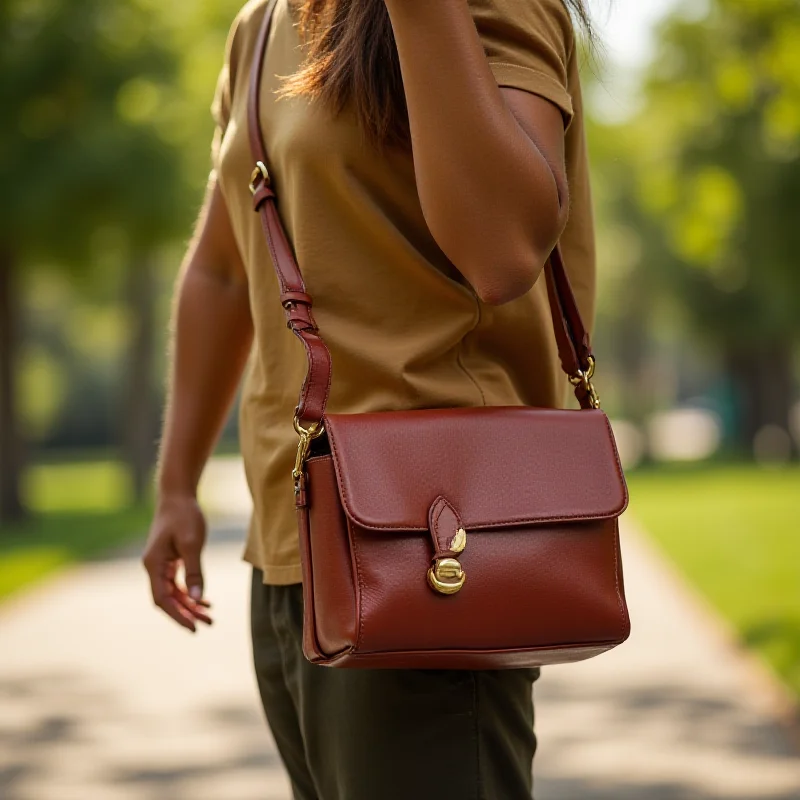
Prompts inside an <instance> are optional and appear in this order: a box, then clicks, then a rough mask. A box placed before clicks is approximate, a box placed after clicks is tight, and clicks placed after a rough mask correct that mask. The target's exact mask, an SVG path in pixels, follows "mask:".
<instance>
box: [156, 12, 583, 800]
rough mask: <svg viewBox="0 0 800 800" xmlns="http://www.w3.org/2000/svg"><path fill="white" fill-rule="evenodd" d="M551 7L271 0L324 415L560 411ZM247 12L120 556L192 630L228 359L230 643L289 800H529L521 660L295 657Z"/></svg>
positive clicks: (570, 257)
mask: <svg viewBox="0 0 800 800" xmlns="http://www.w3.org/2000/svg"><path fill="white" fill-rule="evenodd" d="M565 2H567V0H437V1H436V2H431V0H277V6H276V8H275V12H274V13H275V16H274V18H273V22H272V29H271V33H270V39H269V47H268V51H267V57H266V63H265V66H264V73H263V87H262V118H261V120H260V124H261V128H262V132H263V136H264V140H265V143H266V146H267V152H268V153H269V159H270V164H269V168H270V173H271V179H272V185H273V186H274V187H275V190H276V193H277V196H278V198H279V212H280V215H281V218H282V221H283V223H284V226H285V227H286V230H287V232H288V234H289V237H290V239H291V244H292V247H293V248H294V251H295V255H296V257H297V261H298V263H299V265H300V268H301V269H302V271H303V275H304V278H305V281H306V284H307V286H308V288H309V292H310V293H311V294H313V295H314V297H315V314H316V320H317V323H318V325H319V327H320V329H321V330H322V331H323V335H324V337H325V340H326V342H327V344H328V346H329V348H330V350H331V352H332V354H333V363H334V374H335V378H334V381H333V387H332V394H331V397H330V402H329V411H332V412H351V413H356V412H365V411H376V410H397V409H411V408H425V407H451V406H480V405H519V404H526V405H531V406H545V407H548V406H560V405H561V404H562V403H563V400H564V397H565V395H564V388H565V386H564V379H563V376H562V374H561V372H560V369H559V365H558V358H557V353H556V346H555V341H554V339H553V333H552V327H551V321H550V316H549V309H548V303H547V296H546V288H545V286H544V281H543V280H542V281H539V280H537V279H538V278H539V276H540V274H541V272H542V269H543V266H544V264H545V262H546V260H547V257H548V254H549V253H550V251H551V250H552V248H553V247H554V245H555V244H556V242H558V241H559V240H560V241H561V245H562V249H563V252H564V256H565V259H566V262H567V265H568V268H569V270H570V278H571V280H572V284H573V288H574V290H575V294H576V296H577V300H578V303H579V306H580V309H581V312H582V313H583V315H584V317H585V319H586V320H587V322H588V324H590V325H591V322H592V318H593V312H594V293H595V292H594V279H595V273H594V239H593V227H592V217H591V208H590V192H589V182H588V167H587V159H586V145H585V140H584V128H583V119H582V108H581V92H580V84H579V78H578V64H577V59H578V56H577V52H576V51H577V47H576V37H575V31H574V28H573V24H572V20H571V16H570V13H572V14H573V16H577V17H579V18H580V19H581V20H583V21H584V22H585V21H586V14H585V10H584V9H583V7H582V6H581V5H580V3H579V0H568V2H567V5H565ZM266 5H267V3H266V0H253V1H252V2H250V3H248V4H247V5H246V6H245V8H244V9H243V10H242V11H241V13H240V14H239V16H238V17H237V19H236V21H235V23H234V26H233V28H232V31H231V35H230V37H229V44H228V48H227V56H226V61H225V66H224V69H223V71H222V74H221V75H220V79H219V83H218V87H217V94H216V98H215V103H214V110H215V117H216V121H217V133H216V137H215V142H214V148H213V158H214V170H213V171H212V174H211V178H210V181H209V187H208V193H207V198H206V202H205V205H204V208H203V212H202V213H201V215H200V219H199V221H198V223H197V229H196V233H195V237H194V240H193V242H192V244H191V246H190V248H189V252H188V255H187V258H186V262H185V265H184V268H183V270H182V274H181V279H180V281H179V283H178V288H177V292H176V305H175V314H174V318H175V322H174V357H173V366H172V371H171V392H170V402H169V404H168V410H167V415H166V422H165V429H164V435H163V447H162V453H161V459H160V467H159V472H158V504H157V510H156V514H155V519H154V521H153V525H152V530H151V533H150V538H149V542H148V546H147V551H146V554H145V559H144V561H145V565H146V567H147V570H148V573H149V575H150V579H151V584H152V592H153V597H154V599H155V602H156V604H157V605H158V606H159V607H160V608H161V609H162V610H163V611H165V612H166V613H167V614H168V615H169V616H170V617H172V619H174V620H175V621H176V622H177V623H178V624H180V625H182V626H183V627H185V628H188V629H189V630H191V631H195V630H196V628H197V625H198V623H206V624H210V622H211V619H210V617H209V616H208V614H209V612H208V608H209V606H208V603H207V601H206V600H205V598H204V593H203V575H202V569H201V553H202V548H203V544H204V541H205V522H204V518H203V515H202V512H201V510H200V508H199V506H198V504H197V499H196V489H197V484H198V480H199V477H200V474H201V472H202V470H203V467H204V465H205V463H206V460H207V458H208V456H209V454H210V452H211V450H212V448H213V446H214V443H215V441H216V438H217V436H218V433H219V431H220V428H221V427H222V424H223V422H224V420H225V417H226V415H227V413H228V410H229V407H230V405H231V403H232V401H233V398H234V394H235V392H236V389H237V386H238V383H239V380H240V377H241V375H242V372H243V370H244V367H245V363H246V362H247V361H248V358H249V360H250V368H249V370H248V373H247V379H246V383H245V387H244V392H243V397H242V403H241V412H240V414H241V420H240V421H241V425H240V429H241V443H242V452H243V456H244V461H245V466H246V472H247V478H248V482H249V486H250V489H251V492H252V495H253V500H254V514H253V517H252V523H251V525H250V530H249V534H248V540H247V548H246V552H245V559H246V560H247V561H248V562H250V563H251V564H252V565H253V579H252V635H253V653H254V660H255V668H256V675H257V679H258V685H259V689H260V693H261V698H262V701H263V705H264V710H265V712H266V716H267V720H268V723H269V725H270V727H271V729H272V732H273V734H274V737H275V741H276V743H277V746H278V749H279V752H280V755H281V757H282V759H283V762H284V764H285V766H286V769H287V770H288V773H289V776H290V779H291V783H292V787H293V791H294V796H295V797H296V798H299V799H300V800H312V799H314V800H394V798H397V800H408V798H410V797H416V798H420V799H423V798H438V799H439V800H441V799H446V800H450V799H451V798H452V800H468V799H469V798H476V800H477V798H491V799H492V800H495V799H497V800H500V799H501V798H502V800H517V798H520V799H521V798H530V796H531V784H532V779H531V764H532V759H533V755H534V750H535V746H536V739H535V736H534V733H533V705H532V684H533V681H534V680H535V679H536V678H537V677H538V670H535V669H518V670H502V671H456V670H438V671H437V670H365V669H331V668H325V667H321V666H316V665H312V664H310V663H309V662H307V661H306V660H305V659H304V658H303V655H302V650H301V633H302V592H301V585H300V581H301V572H300V558H299V552H298V542H297V530H296V522H295V516H294V514H295V512H294V500H293V492H292V481H291V470H292V465H293V461H294V457H295V451H296V446H297V438H296V434H295V432H294V430H293V428H292V425H291V419H292V416H293V412H294V407H295V404H296V399H297V393H298V390H299V387H300V385H301V383H302V381H303V378H304V375H305V368H306V360H305V355H304V353H303V350H302V348H301V347H299V346H298V345H297V344H296V343H295V341H294V337H292V336H291V335H290V333H289V332H288V331H287V330H286V328H285V322H284V316H283V313H282V311H281V309H280V307H279V305H278V302H277V299H278V288H277V284H276V278H275V275H274V273H273V269H272V265H271V263H270V253H269V250H268V247H267V244H266V242H265V240H264V236H263V231H262V229H261V227H260V222H259V218H258V216H257V215H256V214H254V213H253V211H252V205H251V197H250V192H249V191H248V181H249V178H250V173H251V170H252V163H251V157H250V152H249V145H248V138H247V119H246V112H247V88H248V77H249V75H248V73H249V68H250V65H251V62H252V59H253V53H254V49H255V44H256V36H257V33H258V28H259V26H260V23H261V21H262V19H263V17H264V12H265V8H266ZM287 421H288V422H287ZM181 567H182V568H184V569H185V585H184V583H183V582H181V581H180V580H179V579H178V577H177V575H178V570H179V568H181Z"/></svg>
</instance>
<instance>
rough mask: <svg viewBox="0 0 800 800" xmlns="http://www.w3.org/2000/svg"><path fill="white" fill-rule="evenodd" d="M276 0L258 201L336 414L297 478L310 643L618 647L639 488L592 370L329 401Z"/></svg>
mask: <svg viewBox="0 0 800 800" xmlns="http://www.w3.org/2000/svg"><path fill="white" fill-rule="evenodd" d="M275 3H276V0H271V2H270V3H269V5H268V7H267V9H266V11H265V16H264V21H263V24H262V27H261V30H260V34H259V41H258V44H257V50H256V57H255V58H254V61H253V67H252V73H251V77H250V97H249V107H248V115H249V116H248V123H249V124H248V127H249V134H250V141H251V146H252V152H253V159H254V163H258V164H259V165H264V169H262V168H261V166H259V168H258V170H257V171H256V172H254V175H255V176H256V177H255V179H254V182H253V206H254V209H255V211H256V212H257V213H258V214H259V215H260V216H261V220H262V225H263V228H264V234H265V236H266V238H267V242H268V244H269V250H270V254H271V258H272V262H273V265H274V267H275V271H276V274H277V276H278V282H279V286H280V301H281V305H282V307H283V310H284V313H285V315H286V323H287V326H288V327H289V328H290V330H291V331H292V332H293V333H294V334H295V336H297V337H298V338H299V339H300V340H301V341H302V342H303V345H304V347H305V350H306V355H307V357H308V373H307V376H306V379H305V381H304V383H303V387H302V389H301V393H300V400H299V402H298V405H297V409H296V416H297V419H298V420H299V421H300V422H301V423H302V424H305V425H312V424H317V423H320V424H322V425H323V426H324V431H325V434H324V437H323V438H321V439H319V440H317V441H315V442H314V444H313V448H312V452H313V455H312V457H311V458H308V459H307V460H306V462H305V465H304V472H303V474H302V475H301V476H300V477H299V478H298V479H297V480H296V482H295V492H296V497H295V504H296V507H297V516H298V531H299V536H300V554H301V561H302V569H303V601H304V624H303V652H304V654H305V656H306V658H307V659H308V660H310V661H312V662H314V663H317V664H322V665H326V666H338V667H373V668H375V667H379V668H395V669H396V668H428V669H504V668H517V667H530V666H541V665H544V664H554V663H565V662H570V661H579V660H582V659H585V658H590V657H592V656H595V655H598V654H599V653H602V652H605V651H606V650H609V649H611V648H612V647H615V646H616V645H618V644H620V643H621V642H623V641H625V639H627V637H628V635H629V634H630V620H629V618H628V610H627V606H626V602H625V592H624V584H623V577H622V566H621V560H620V550H619V534H618V517H619V516H620V514H622V512H623V511H624V510H625V507H626V505H627V502H628V495H627V489H626V486H625V479H624V476H623V474H622V470H621V467H620V463H619V457H618V455H617V449H616V445H615V442H614V436H613V433H612V431H611V426H610V425H609V422H608V419H607V417H606V416H605V414H604V413H603V412H602V411H600V410H599V409H593V408H592V407H591V405H592V402H591V398H590V396H589V393H588V387H587V386H586V384H585V383H581V384H579V385H578V386H577V387H576V396H577V398H578V400H579V402H580V405H581V407H582V409H583V410H581V411H564V410H556V409H537V408H527V407H522V406H516V407H488V408H457V409H456V408H453V409H431V410H417V411H397V412H382V413H371V414H332V415H327V414H326V413H325V411H326V406H327V402H328V395H329V392H330V385H331V370H332V364H331V355H330V352H329V350H328V348H327V346H326V345H325V342H324V341H323V339H322V337H321V336H320V333H319V329H318V327H317V325H316V322H315V321H314V316H313V314H312V307H313V301H312V298H311V296H310V294H309V293H308V292H307V291H306V286H305V283H304V281H303V277H302V275H301V273H300V269H299V267H298V265H297V263H296V261H295V258H294V255H293V252H292V248H291V246H290V244H289V241H288V238H287V236H286V232H285V231H284V229H283V226H282V224H281V221H280V217H279V215H278V211H277V207H276V200H277V198H276V196H275V193H274V191H273V189H272V187H271V185H270V182H269V178H268V177H267V176H268V169H269V166H268V165H269V162H268V159H267V153H266V149H265V147H264V142H263V137H262V134H261V131H260V125H259V119H260V92H261V76H262V71H263V64H264V56H265V53H266V47H267V43H268V41H269V30H270V23H271V18H272V11H273V9H274V6H275ZM265 172H266V173H267V175H265ZM245 177H246V176H243V179H245ZM545 272H546V280H547V286H548V295H549V298H550V306H551V311H552V317H553V326H554V333H555V337H556V342H557V344H558V350H559V356H560V360H561V365H562V367H563V369H564V372H565V373H566V374H567V375H568V376H570V377H574V376H577V375H578V373H579V372H581V371H583V372H587V371H589V369H590V367H591V366H592V364H593V356H592V350H591V343H590V340H589V335H588V333H587V331H586V328H585V326H584V325H583V321H582V320H581V316H580V313H579V311H578V307H577V305H576V302H575V298H574V295H573V293H572V289H571V287H570V284H569V279H568V277H567V274H566V271H565V269H564V264H563V261H562V258H561V252H560V250H559V249H558V248H556V249H555V250H554V251H553V253H552V255H551V257H550V259H549V261H548V263H547V266H546V268H545ZM439 561H444V562H450V563H449V564H448V567H449V568H450V569H451V570H455V572H456V579H455V580H456V583H458V581H459V580H460V579H461V578H462V577H463V585H460V588H458V590H457V591H455V592H452V593H449V594H442V593H440V592H439V591H437V588H436V586H435V585H431V583H430V582H429V579H428V576H429V570H430V569H431V568H432V565H436V564H437V562H439ZM447 577H448V580H449V579H451V578H452V577H453V576H452V575H450V574H448V576H447ZM444 583H445V586H446V588H447V587H449V586H452V584H448V583H447V582H446V581H445V582H444ZM439 588H441V587H439Z"/></svg>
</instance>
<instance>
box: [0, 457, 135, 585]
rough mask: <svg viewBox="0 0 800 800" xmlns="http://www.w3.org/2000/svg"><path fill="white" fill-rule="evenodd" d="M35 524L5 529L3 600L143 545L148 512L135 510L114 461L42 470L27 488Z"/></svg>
mask: <svg viewBox="0 0 800 800" xmlns="http://www.w3.org/2000/svg"><path fill="white" fill-rule="evenodd" d="M24 492H25V495H26V500H27V503H28V505H29V507H30V508H31V510H32V511H33V515H32V518H31V520H30V521H28V522H26V523H24V524H21V525H13V526H6V527H3V528H0V600H2V599H3V598H5V597H7V596H8V595H10V594H11V593H12V592H15V591H17V590H18V589H21V588H23V587H24V586H28V585H30V584H31V583H33V582H35V581H38V580H40V579H41V578H43V577H45V576H46V575H48V574H50V573H52V572H54V571H55V570H57V569H59V568H60V567H63V566H65V565H67V564H71V563H74V562H77V561H83V560H86V559H89V558H93V557H96V556H98V555H101V554H102V553H103V552H105V551H108V550H109V549H111V548H113V547H115V546H118V545H121V544H124V543H126V542H132V541H135V540H137V539H141V540H143V537H144V531H145V530H146V529H147V524H148V522H149V517H150V510H149V509H148V508H130V505H129V502H128V498H129V497H130V489H129V486H128V482H127V476H126V474H125V471H124V469H123V467H122V465H120V464H118V463H117V462H114V461H86V462H70V463H66V464H42V465H37V466H34V467H32V468H31V469H30V470H29V471H28V474H27V476H26V482H25V486H24Z"/></svg>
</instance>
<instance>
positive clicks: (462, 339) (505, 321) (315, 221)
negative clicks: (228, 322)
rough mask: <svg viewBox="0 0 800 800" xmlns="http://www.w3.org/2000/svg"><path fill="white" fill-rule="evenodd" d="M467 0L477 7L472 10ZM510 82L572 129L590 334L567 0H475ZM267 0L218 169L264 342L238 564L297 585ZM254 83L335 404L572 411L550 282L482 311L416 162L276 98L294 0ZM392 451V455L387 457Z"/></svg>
mask: <svg viewBox="0 0 800 800" xmlns="http://www.w3.org/2000/svg"><path fill="white" fill-rule="evenodd" d="M465 2H467V0H465ZM468 2H469V5H470V8H471V9H472V13H473V18H474V20H475V22H476V25H477V28H478V31H479V33H480V36H481V39H482V41H483V44H484V47H485V50H486V54H487V56H488V59H489V62H490V64H491V68H492V71H493V73H494V75H495V77H496V79H497V82H498V84H499V85H501V86H510V87H516V88H519V89H523V90H526V91H529V92H533V93H535V94H538V95H541V96H542V97H545V98H547V99H548V100H550V101H551V102H553V103H554V104H555V105H557V106H558V107H559V108H560V109H561V110H562V112H563V114H564V116H565V119H566V120H567V122H568V128H567V133H566V159H567V174H568V179H569V183H570V193H571V204H572V207H571V215H570V221H569V224H568V227H567V229H566V232H565V233H564V236H563V239H562V246H563V251H564V257H565V260H566V264H567V268H568V271H569V276H570V278H571V280H572V284H573V287H574V290H575V293H576V296H577V300H578V304H579V306H580V309H581V311H582V313H583V314H584V315H585V318H586V324H587V325H589V326H591V325H592V322H593V317H594V298H595V259H594V235H593V226H592V212H591V200H590V191H589V174H588V165H587V157H586V145H585V138H584V126H583V117H582V110H581V91H580V84H579V78H578V63H577V54H576V47H575V38H574V31H573V28H572V25H571V21H570V17H569V14H568V12H567V10H566V9H565V7H564V5H563V3H562V0H468ZM266 5H267V0H253V2H250V3H248V4H247V5H246V6H245V7H244V8H243V9H242V11H241V12H240V14H239V15H238V17H237V19H236V21H235V23H234V26H233V28H232V30H231V35H230V37H229V41H228V49H227V57H226V63H225V67H224V68H223V71H222V73H221V75H220V79H219V84H218V87H217V94H216V97H215V101H214V106H213V108H214V113H215V118H216V120H217V124H218V130H217V135H216V137H215V142H214V148H213V152H214V168H215V169H216V171H217V174H218V179H219V182H220V185H221V188H222V192H223V194H224V197H225V200H226V203H227V206H228V209H229V211H230V216H231V220H232V223H233V228H234V232H235V235H236V240H237V242H238V245H239V248H240V250H241V254H242V257H243V260H244V263H245V266H246V269H247V273H248V278H249V285H250V300H251V304H252V315H253V321H254V325H255V344H254V347H253V353H252V358H251V362H250V367H249V370H248V375H247V378H246V383H245V386H244V390H243V398H242V404H241V412H240V436H241V448H242V454H243V457H244V462H245V469H246V473H247V479H248V483H249V486H250V490H251V492H252V495H253V500H254V514H253V517H252V522H251V525H250V530H249V534H248V541H247V548H246V552H245V559H246V560H247V561H249V562H250V563H252V564H253V565H255V566H257V567H259V568H260V569H262V570H263V572H264V580H265V582H266V583H271V584H289V583H296V582H299V581H300V580H301V572H300V558H299V550H298V536H297V527H296V526H297V523H296V518H295V508H294V492H293V483H292V477H291V472H292V466H293V463H294V458H295V452H296V448H297V435H296V434H295V432H294V430H293V427H292V417H293V412H294V408H295V405H296V404H297V399H298V394H299V390H300V386H301V384H302V382H303V378H304V376H305V373H306V359H305V353H304V350H303V346H302V344H301V343H300V342H299V341H298V340H297V339H296V338H295V337H294V336H293V335H292V333H291V332H290V331H289V330H287V328H286V323H285V319H284V314H283V310H282V309H281V306H280V302H279V292H278V285H277V279H276V277H275V274H274V271H273V267H272V263H271V261H270V253H269V250H268V248H267V245H266V242H265V240H264V233H263V231H262V228H261V224H260V221H259V217H258V215H257V214H255V213H254V212H253V210H252V203H251V196H250V192H249V190H248V183H249V180H250V174H251V172H252V169H253V159H252V158H251V155H250V149H249V142H248V137H247V116H246V115H247V89H248V75H249V67H250V63H251V59H252V56H253V51H254V48H255V42H256V36H257V33H258V28H259V25H260V23H261V21H262V19H263V14H264V10H265V8H266ZM274 14H275V15H274V18H273V22H272V29H271V31H270V40H269V47H268V51H267V57H266V65H265V75H264V81H263V87H262V92H263V94H262V103H263V105H262V119H261V125H262V129H263V135H264V139H265V143H266V148H267V154H268V157H269V164H268V167H269V170H270V174H271V177H272V181H273V186H274V189H275V192H276V194H277V198H278V212H279V214H280V217H281V219H282V221H283V224H284V226H285V228H286V232H287V235H288V237H289V241H290V242H291V244H292V246H293V248H294V251H295V255H296V258H297V261H298V264H299V266H300V269H301V271H302V273H303V276H304V278H305V282H306V286H307V288H308V291H309V292H310V294H311V295H312V296H313V298H314V314H315V317H316V321H317V324H318V325H319V328H320V332H321V335H322V336H323V338H324V339H325V341H326V342H327V344H328V347H329V348H330V350H331V354H332V357H333V386H332V391H331V395H330V403H329V406H328V410H329V411H330V412H333V413H336V412H338V413H341V412H347V413H359V412H365V411H383V410H397V409H414V408H431V407H448V406H482V405H520V404H525V405H532V406H545V407H553V406H560V405H562V403H563V401H564V399H565V397H566V391H565V390H566V386H567V383H566V378H565V376H564V375H563V374H562V373H561V371H560V369H559V362H558V357H557V352H556V346H555V340H554V335H553V330H552V327H551V319H550V311H549V307H548V302H547V295H546V289H545V282H544V279H542V280H540V281H538V283H537V284H536V286H534V288H533V289H532V290H531V291H530V292H529V293H528V294H527V295H525V296H524V297H522V298H520V299H518V300H515V301H514V302H511V303H508V304H507V305H503V306H500V307H493V306H487V305H485V304H483V303H482V302H481V301H480V300H479V299H478V298H477V296H476V295H475V293H474V292H473V291H472V289H471V288H470V287H469V286H468V285H467V284H466V282H465V281H464V279H463V278H462V277H461V275H460V273H459V272H458V270H457V269H456V267H455V266H454V265H453V264H452V263H450V262H449V261H448V259H447V258H446V257H445V255H444V253H443V252H442V251H441V250H440V248H439V247H438V245H437V244H436V241H435V240H434V238H433V236H432V235H431V233H430V231H429V230H428V227H427V225H426V223H425V219H424V217H423V214H422V210H421V207H420V203H419V197H418V194H417V190H416V185H415V179H414V170H413V163H412V158H411V153H410V152H409V151H406V150H403V149H402V148H395V149H392V150H390V151H389V153H388V154H384V155H380V154H379V153H378V151H377V150H372V149H370V148H369V147H368V146H366V145H365V144H364V139H363V137H362V135H361V132H360V130H359V129H358V127H357V124H356V121H355V116H354V115H351V114H350V113H349V112H347V111H346V112H345V113H343V114H341V115H340V116H339V117H337V118H334V117H332V116H331V115H330V114H329V113H328V111H327V110H326V109H325V108H323V107H320V106H319V104H317V103H314V102H311V101H309V100H308V99H307V98H305V97H301V98H297V97H294V98H281V99H278V98H276V96H275V94H274V92H275V90H277V89H278V88H279V87H280V85H281V80H280V78H279V77H278V76H287V75H290V74H291V73H293V72H295V71H296V70H297V68H298V67H299V65H300V63H301V61H302V58H303V44H302V43H301V40H300V38H299V34H298V30H297V27H296V25H295V23H296V21H297V12H296V10H295V9H294V7H293V5H291V4H290V0H278V3H277V6H276V9H275V12H274ZM386 455H387V457H389V458H390V457H391V454H388V453H387V454H386Z"/></svg>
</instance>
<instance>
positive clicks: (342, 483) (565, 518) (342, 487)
mask: <svg viewBox="0 0 800 800" xmlns="http://www.w3.org/2000/svg"><path fill="white" fill-rule="evenodd" d="M575 413H586V412H575ZM601 413H602V412H601ZM603 419H604V420H605V423H606V428H607V430H608V432H609V435H610V444H611V450H612V452H613V454H614V466H615V469H616V473H617V477H618V478H619V479H620V482H621V483H622V490H623V491H622V494H623V502H622V508H620V509H619V510H614V511H611V512H605V513H599V514H581V513H576V514H565V515H562V516H549V517H545V516H541V517H530V518H524V519H516V518H515V519H510V520H508V519H491V520H478V521H470V527H471V528H488V527H504V528H512V527H514V526H516V525H526V524H536V523H542V524H543V523H545V522H570V521H572V520H584V521H586V522H591V521H593V520H601V519H614V518H616V517H619V516H620V515H621V514H622V513H623V512H624V511H625V509H626V507H627V505H628V487H627V484H626V483H625V478H624V476H623V474H622V465H621V463H620V460H619V453H618V452H617V447H616V444H615V443H614V434H613V430H612V428H611V423H610V422H609V421H608V417H607V416H606V415H605V414H603ZM325 429H326V430H327V431H328V441H329V442H330V445H331V453H332V454H333V458H334V465H335V468H336V479H337V483H338V485H339V491H340V492H341V495H342V504H343V505H344V508H345V512H346V513H347V515H348V516H349V517H351V518H352V519H354V520H356V521H357V522H358V525H359V526H361V527H363V528H367V529H369V530H392V531H426V530H427V528H426V527H424V526H420V525H403V524H390V525H377V524H373V523H366V522H362V521H361V520H360V519H359V517H358V515H357V514H356V513H355V512H354V511H353V507H352V504H351V503H350V497H349V495H348V492H347V482H346V479H345V476H344V471H343V468H342V466H341V459H340V456H339V451H338V447H337V446H336V442H335V436H334V434H333V431H332V429H331V426H330V425H329V424H326V425H325Z"/></svg>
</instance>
